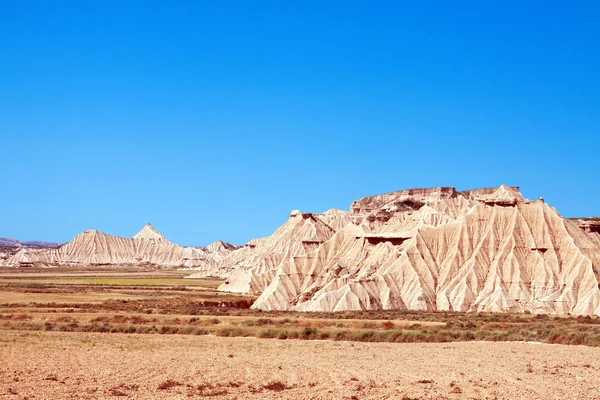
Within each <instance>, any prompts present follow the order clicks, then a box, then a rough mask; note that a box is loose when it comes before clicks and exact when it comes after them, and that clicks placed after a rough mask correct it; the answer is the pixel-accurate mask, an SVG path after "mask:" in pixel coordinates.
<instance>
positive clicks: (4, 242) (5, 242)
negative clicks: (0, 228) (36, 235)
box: [0, 238, 60, 249]
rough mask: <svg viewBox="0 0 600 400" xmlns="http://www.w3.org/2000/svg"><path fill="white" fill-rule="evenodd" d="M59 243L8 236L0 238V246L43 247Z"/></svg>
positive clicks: (55, 245)
mask: <svg viewBox="0 0 600 400" xmlns="http://www.w3.org/2000/svg"><path fill="white" fill-rule="evenodd" d="M58 246H60V244H58V243H51V242H41V241H24V240H17V239H10V238H0V247H27V248H31V249H43V248H51V247H58Z"/></svg>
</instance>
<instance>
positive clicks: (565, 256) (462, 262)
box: [200, 185, 600, 315]
mask: <svg viewBox="0 0 600 400" xmlns="http://www.w3.org/2000/svg"><path fill="white" fill-rule="evenodd" d="M599 228H600V223H598V220H597V219H576V220H570V219H566V218H564V217H562V216H561V215H560V214H559V213H558V211H557V210H556V209H554V208H553V207H552V206H550V205H548V204H546V203H545V202H544V201H543V199H538V200H536V201H532V200H528V199H525V198H523V196H522V195H521V193H520V191H519V188H517V187H509V186H505V185H502V186H501V187H499V188H493V189H477V190H469V191H463V192H459V191H457V190H456V189H454V188H451V187H441V188H434V189H411V190H402V191H398V192H393V193H387V194H382V195H377V196H370V197H365V198H362V199H360V200H358V201H355V202H354V203H352V205H351V207H350V212H345V211H341V210H330V211H328V212H326V213H323V214H310V213H303V212H300V211H293V212H292V213H291V215H290V219H289V220H288V221H287V222H286V223H285V224H284V225H283V226H281V227H280V228H279V229H278V230H277V231H276V232H275V233H274V234H273V235H272V236H269V237H267V238H262V239H258V240H255V241H252V242H250V243H249V244H248V245H246V246H245V247H243V248H242V249H239V250H236V251H235V252H232V253H231V254H230V255H229V256H227V257H225V259H224V260H223V262H222V263H221V264H220V265H219V269H220V270H219V274H220V275H221V276H226V277H227V280H226V282H225V283H224V284H223V285H222V286H221V287H220V290H223V291H232V292H255V293H260V297H259V298H258V300H257V301H256V302H255V303H254V305H253V306H252V307H253V308H254V309H260V310H297V311H344V310H381V309H411V310H455V311H497V312H502V311H510V312H525V311H529V312H534V313H560V314H564V313H572V314H579V315H589V314H595V315H600V290H599V288H598V284H599V279H600V275H599V272H598V269H599V267H600V233H599V232H600V229H599ZM227 271H229V273H227ZM200 275H202V274H200Z"/></svg>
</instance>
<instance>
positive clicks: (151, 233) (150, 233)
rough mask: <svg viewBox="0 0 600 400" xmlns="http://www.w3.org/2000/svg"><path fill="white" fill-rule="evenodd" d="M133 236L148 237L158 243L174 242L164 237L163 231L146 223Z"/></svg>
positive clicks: (137, 237)
mask: <svg viewBox="0 0 600 400" xmlns="http://www.w3.org/2000/svg"><path fill="white" fill-rule="evenodd" d="M133 238H134V239H148V240H151V241H153V242H155V243H157V244H173V242H171V241H170V240H169V239H167V238H166V237H164V236H163V235H162V233H160V232H159V231H157V230H156V229H155V228H154V227H153V226H152V225H151V224H146V225H145V226H144V227H143V228H142V230H141V231H139V232H138V233H137V234H136V235H135V236H134V237H133Z"/></svg>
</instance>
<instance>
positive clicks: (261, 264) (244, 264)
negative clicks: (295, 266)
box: [198, 210, 350, 293]
mask: <svg viewBox="0 0 600 400" xmlns="http://www.w3.org/2000/svg"><path fill="white" fill-rule="evenodd" d="M348 223H350V218H349V216H348V212H344V211H341V210H330V211H328V212H326V213H324V214H311V213H303V212H301V211H299V210H294V211H292V212H291V213H290V219H289V220H288V222H286V223H285V224H283V226H281V227H280V228H279V229H278V230H277V231H276V232H275V233H273V235H271V236H269V237H266V238H262V239H255V240H252V241H250V242H248V243H247V244H246V246H244V247H243V248H241V249H239V250H236V251H234V252H232V253H231V254H229V255H228V256H227V258H225V260H224V262H223V264H222V265H221V268H222V272H223V273H224V274H225V276H226V277H227V280H226V281H225V283H224V284H223V285H221V286H220V287H219V290H221V291H227V292H240V293H248V292H252V293H260V292H262V291H263V290H264V289H265V288H266V287H267V286H268V285H269V284H270V283H271V281H272V280H273V278H274V277H275V273H276V271H277V270H278V268H279V267H280V265H281V264H282V263H283V262H285V261H288V260H290V259H292V258H293V257H296V256H301V255H305V254H307V253H308V252H310V251H312V250H314V249H316V248H318V247H319V246H320V245H321V244H323V243H324V242H325V241H327V240H329V239H330V238H331V237H332V236H333V235H334V234H335V232H336V228H337V227H338V226H345V225H346V224H348ZM334 227H336V228H334ZM198 277H201V276H198Z"/></svg>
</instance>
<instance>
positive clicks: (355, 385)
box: [0, 332, 600, 399]
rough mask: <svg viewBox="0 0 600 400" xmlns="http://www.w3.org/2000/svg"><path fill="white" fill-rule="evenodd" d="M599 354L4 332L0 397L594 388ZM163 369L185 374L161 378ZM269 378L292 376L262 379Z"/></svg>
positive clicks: (501, 395) (428, 394) (507, 393)
mask: <svg viewBox="0 0 600 400" xmlns="http://www.w3.org/2000/svg"><path fill="white" fill-rule="evenodd" d="M599 359H600V349H597V348H589V347H581V346H571V347H569V346H561V345H540V344H520V343H479V342H470V343H435V344H388V343H351V342H330V341H325V342H321V341H280V340H261V339H250V338H217V337H194V336H170V335H164V336H159V335H148V336H139V335H137V336H134V335H121V334H81V333H77V334H74V333H42V332H34V333H32V332H27V333H26V332H3V333H2V336H1V337H0V360H2V363H1V364H0V397H1V398H7V399H11V398H14V399H17V398H18V399H22V398H29V399H57V398H82V399H98V398H125V397H112V395H114V394H122V395H123V394H124V395H127V396H129V398H138V399H142V398H143V399H149V398H152V399H153V398H156V399H159V398H160V399H167V398H170V399H186V398H190V397H191V398H194V397H202V396H206V397H209V395H213V396H210V397H209V398H222V399H230V398H264V399H267V398H283V399H331V398H339V399H342V398H346V399H352V398H357V399H364V398H373V399H375V398H377V399H380V398H397V399H402V398H405V399H408V398H427V399H430V398H431V399H459V398H460V399H463V398H477V399H479V398H482V399H483V398H489V399H495V398H497V399H565V398H579V399H593V398H599V397H600V388H599V387H598V385H597V382H598V380H599V378H600V362H599V361H598V360H599ZM168 379H172V380H174V381H176V382H178V383H181V385H178V386H173V387H171V388H168V389H164V390H159V389H158V387H159V385H160V384H161V383H163V382H165V381H167V380H168ZM273 382H275V383H277V382H281V383H282V384H284V386H286V387H287V388H284V389H283V390H279V391H277V390H272V389H281V388H278V387H277V385H274V386H272V387H271V389H269V388H265V387H264V385H267V384H269V383H273ZM199 385H200V386H199ZM11 392H12V393H17V394H10V393H11Z"/></svg>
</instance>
